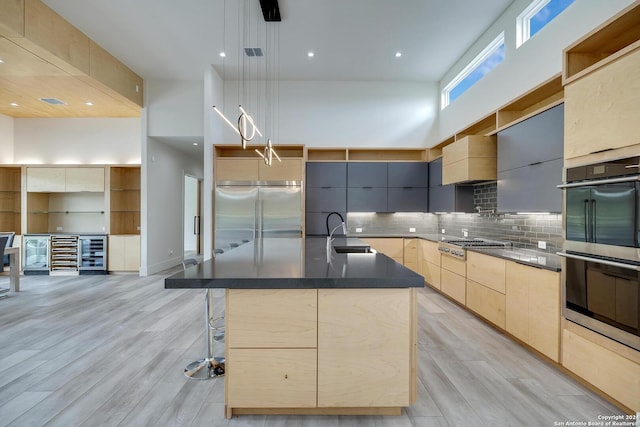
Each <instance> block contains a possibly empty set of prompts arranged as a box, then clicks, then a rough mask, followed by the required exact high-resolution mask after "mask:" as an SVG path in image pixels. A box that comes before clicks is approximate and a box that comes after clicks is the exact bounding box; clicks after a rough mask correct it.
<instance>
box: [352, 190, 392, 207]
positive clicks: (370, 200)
mask: <svg viewBox="0 0 640 427" xmlns="http://www.w3.org/2000/svg"><path fill="white" fill-rule="evenodd" d="M347 211H349V212H387V187H360V188H348V189H347Z"/></svg>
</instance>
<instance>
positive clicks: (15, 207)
mask: <svg viewBox="0 0 640 427" xmlns="http://www.w3.org/2000/svg"><path fill="white" fill-rule="evenodd" d="M20 177H21V169H20V167H11V166H2V167H0V230H2V231H13V232H14V233H16V234H21V230H22V228H21V226H20V212H21V200H22V197H21V191H20V188H21V185H20V180H21V178H20Z"/></svg>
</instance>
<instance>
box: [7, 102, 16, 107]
mask: <svg viewBox="0 0 640 427" xmlns="http://www.w3.org/2000/svg"><path fill="white" fill-rule="evenodd" d="M9 105H11V106H12V107H17V106H18V103H17V102H12V103H10V104H9Z"/></svg>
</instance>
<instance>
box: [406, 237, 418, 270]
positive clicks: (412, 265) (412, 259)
mask: <svg viewBox="0 0 640 427" xmlns="http://www.w3.org/2000/svg"><path fill="white" fill-rule="evenodd" d="M402 259H403V263H404V266H405V267H407V268H409V269H411V270H413V271H415V272H416V273H418V274H419V272H418V239H404V253H403V258H402Z"/></svg>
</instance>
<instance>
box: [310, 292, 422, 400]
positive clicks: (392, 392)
mask: <svg viewBox="0 0 640 427" xmlns="http://www.w3.org/2000/svg"><path fill="white" fill-rule="evenodd" d="M414 295H415V293H414V292H413V291H412V290H411V289H366V290H363V289H319V290H318V407H382V406H386V407H390V406H408V405H410V404H411V401H412V400H413V398H414V397H415V396H414V390H413V389H414V386H415V385H414V382H413V380H412V379H413V377H414V375H413V373H414V372H415V369H416V367H415V363H416V359H415V346H416V338H415V325H414V321H413V317H414V316H415V299H414Z"/></svg>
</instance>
